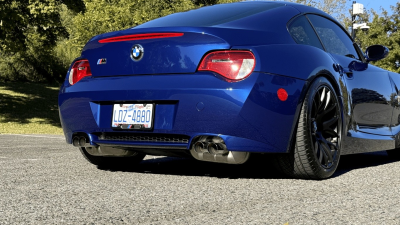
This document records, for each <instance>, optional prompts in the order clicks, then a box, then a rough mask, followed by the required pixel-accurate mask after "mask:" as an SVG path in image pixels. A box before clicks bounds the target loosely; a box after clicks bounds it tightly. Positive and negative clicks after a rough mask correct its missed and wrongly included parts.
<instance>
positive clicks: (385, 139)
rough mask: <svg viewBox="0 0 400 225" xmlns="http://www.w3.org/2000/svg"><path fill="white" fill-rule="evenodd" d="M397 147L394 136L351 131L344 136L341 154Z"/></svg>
mask: <svg viewBox="0 0 400 225" xmlns="http://www.w3.org/2000/svg"><path fill="white" fill-rule="evenodd" d="M395 148H396V140H395V138H394V137H392V136H383V135H375V134H368V133H363V132H355V131H349V132H348V133H347V135H346V136H345V137H343V138H342V150H341V155H349V154H356V153H363V152H377V151H384V150H392V149H395Z"/></svg>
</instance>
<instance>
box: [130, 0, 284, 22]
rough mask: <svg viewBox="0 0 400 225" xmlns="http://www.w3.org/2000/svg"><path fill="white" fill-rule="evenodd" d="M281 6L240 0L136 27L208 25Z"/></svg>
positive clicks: (174, 15) (159, 19) (172, 15)
mask: <svg viewBox="0 0 400 225" xmlns="http://www.w3.org/2000/svg"><path fill="white" fill-rule="evenodd" d="M280 6H283V4H282V3H266V2H239V3H232V4H220V5H213V6H206V7H202V8H199V9H195V10H190V11H187V12H181V13H175V14H171V15H168V16H165V17H162V18H158V19H155V20H152V21H149V22H147V23H144V24H141V25H139V26H136V27H135V28H148V27H208V26H214V25H218V24H223V23H227V22H231V21H234V20H238V19H241V18H244V17H247V16H251V15H254V14H257V13H260V12H264V11H267V10H270V9H274V8H277V7H280Z"/></svg>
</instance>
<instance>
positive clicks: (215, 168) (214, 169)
mask: <svg viewBox="0 0 400 225" xmlns="http://www.w3.org/2000/svg"><path fill="white" fill-rule="evenodd" d="M394 162H396V161H394V160H392V159H391V158H389V157H388V156H387V154H386V152H374V153H363V154H355V155H344V156H341V159H340V163H339V167H338V169H337V170H336V172H335V173H334V175H333V176H332V177H337V176H341V175H343V174H345V173H347V172H350V171H352V170H357V169H362V168H367V167H374V166H381V165H384V164H388V163H394ZM99 169H103V170H108V171H124V172H135V173H151V174H166V175H179V176H207V177H217V178H228V179H238V178H240V179H289V178H288V177H286V176H284V175H282V174H280V173H279V172H278V171H277V170H276V169H275V168H274V167H273V166H272V163H271V162H270V161H269V160H268V158H267V157H258V158H257V159H254V158H253V159H252V160H251V161H250V162H249V163H246V164H243V165H229V164H220V163H209V162H201V161H197V160H194V159H188V158H174V157H162V158H154V159H146V160H144V161H142V162H141V163H140V164H139V165H137V166H135V167H134V168H112V169H110V168H107V169H105V168H99Z"/></svg>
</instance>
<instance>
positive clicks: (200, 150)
mask: <svg viewBox="0 0 400 225" xmlns="http://www.w3.org/2000/svg"><path fill="white" fill-rule="evenodd" d="M193 148H194V151H195V152H197V153H204V152H205V145H204V143H203V142H201V141H198V142H196V143H195V144H194V147H193Z"/></svg>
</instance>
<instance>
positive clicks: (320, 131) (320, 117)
mask: <svg viewBox="0 0 400 225" xmlns="http://www.w3.org/2000/svg"><path fill="white" fill-rule="evenodd" d="M341 124H342V119H341V110H340V105H339V101H338V98H337V96H336V93H335V90H334V88H333V87H332V85H331V84H330V83H329V81H328V80H327V79H326V78H324V77H319V78H317V79H316V80H315V81H314V82H313V83H312V84H311V87H310V89H309V90H308V92H307V94H306V97H305V99H304V102H303V106H302V108H301V113H300V117H299V121H298V124H297V130H296V132H295V138H296V139H295V142H294V147H293V151H292V152H291V153H289V154H283V155H279V156H278V157H277V162H276V165H277V167H278V169H280V170H281V171H282V172H284V173H285V174H287V175H289V176H291V177H294V178H302V179H324V178H328V177H330V176H331V175H332V174H333V173H334V172H335V170H336V168H337V166H338V164H339V158H340V143H341V131H342V126H341Z"/></svg>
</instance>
